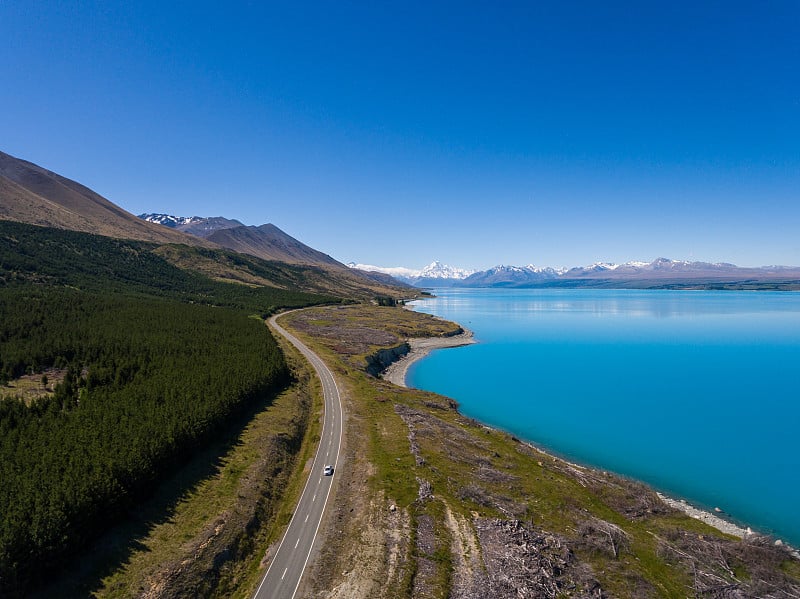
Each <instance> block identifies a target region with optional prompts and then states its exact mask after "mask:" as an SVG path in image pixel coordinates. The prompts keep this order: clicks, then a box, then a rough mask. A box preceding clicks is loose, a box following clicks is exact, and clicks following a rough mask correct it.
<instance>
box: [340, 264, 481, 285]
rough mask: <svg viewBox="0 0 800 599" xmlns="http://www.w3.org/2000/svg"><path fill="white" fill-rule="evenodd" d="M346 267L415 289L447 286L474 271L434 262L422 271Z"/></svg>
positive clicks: (371, 266)
mask: <svg viewBox="0 0 800 599" xmlns="http://www.w3.org/2000/svg"><path fill="white" fill-rule="evenodd" d="M347 266H349V267H350V268H357V269H358V270H365V271H367V272H380V273H384V274H387V275H391V276H393V277H394V278H395V279H398V280H400V281H403V282H404V283H408V284H410V285H414V286H416V287H436V286H439V287H441V286H449V285H450V284H452V283H453V282H455V281H461V280H463V279H466V278H467V277H468V276H470V275H471V274H472V273H474V272H475V271H474V270H466V269H464V268H457V267H455V266H450V265H448V264H443V263H441V262H439V261H438V260H434V261H433V262H431V263H430V264H428V266H426V267H424V268H422V269H413V268H406V267H404V266H389V267H386V266H373V265H371V264H356V263H354V262H350V263H349V264H348V265H347Z"/></svg>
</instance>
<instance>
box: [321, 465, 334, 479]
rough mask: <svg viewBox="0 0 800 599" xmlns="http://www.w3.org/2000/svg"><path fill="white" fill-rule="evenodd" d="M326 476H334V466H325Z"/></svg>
mask: <svg viewBox="0 0 800 599" xmlns="http://www.w3.org/2000/svg"><path fill="white" fill-rule="evenodd" d="M322 473H323V474H324V475H325V476H333V466H331V465H330V464H328V465H327V466H325V470H323V471H322Z"/></svg>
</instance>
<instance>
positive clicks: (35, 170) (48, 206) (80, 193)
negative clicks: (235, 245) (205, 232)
mask: <svg viewBox="0 0 800 599" xmlns="http://www.w3.org/2000/svg"><path fill="white" fill-rule="evenodd" d="M0 219H3V220H10V221H16V222H22V223H28V224H31V225H40V226H46V227H55V228H58V229H68V230H72V231H82V232H84V233H95V234H98V235H105V236H107V237H117V238H119V239H136V240H139V241H150V242H155V243H185V244H189V245H201V246H207V247H211V246H212V244H211V243H209V242H207V241H205V240H202V239H200V238H197V237H190V236H188V235H185V234H183V233H181V232H180V231H175V230H172V229H168V228H166V227H159V226H157V225H154V224H152V223H148V222H145V221H143V220H141V219H139V218H136V217H135V216H134V215H133V214H131V213H129V212H126V211H125V210H123V209H122V208H120V207H119V206H117V205H115V204H113V203H111V202H110V201H108V200H107V199H106V198H104V197H103V196H101V195H100V194H98V193H96V192H94V191H92V190H91V189H89V188H88V187H85V186H83V185H81V184H80V183H76V182H75V181H72V180H71V179H67V178H66V177H62V176H61V175H58V174H56V173H54V172H52V171H49V170H47V169H45V168H42V167H40V166H38V165H36V164H33V163H32V162H28V161H26V160H21V159H19V158H15V157H14V156H10V155H9V154H5V153H4V152H0Z"/></svg>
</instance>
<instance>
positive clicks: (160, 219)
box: [139, 213, 202, 229]
mask: <svg viewBox="0 0 800 599" xmlns="http://www.w3.org/2000/svg"><path fill="white" fill-rule="evenodd" d="M139 218H141V219H142V220H146V221H147V222H151V223H156V224H158V225H164V226H165V227H169V228H170V229H177V228H178V227H180V226H182V225H191V224H192V223H194V222H197V221H200V220H202V219H201V218H200V217H199V216H172V215H171V214H156V213H147V214H140V215H139Z"/></svg>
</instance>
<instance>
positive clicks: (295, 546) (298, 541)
mask: <svg viewBox="0 0 800 599" xmlns="http://www.w3.org/2000/svg"><path fill="white" fill-rule="evenodd" d="M299 544H300V537H297V543H295V544H294V548H295V549H297V546H298V545H299Z"/></svg>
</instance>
